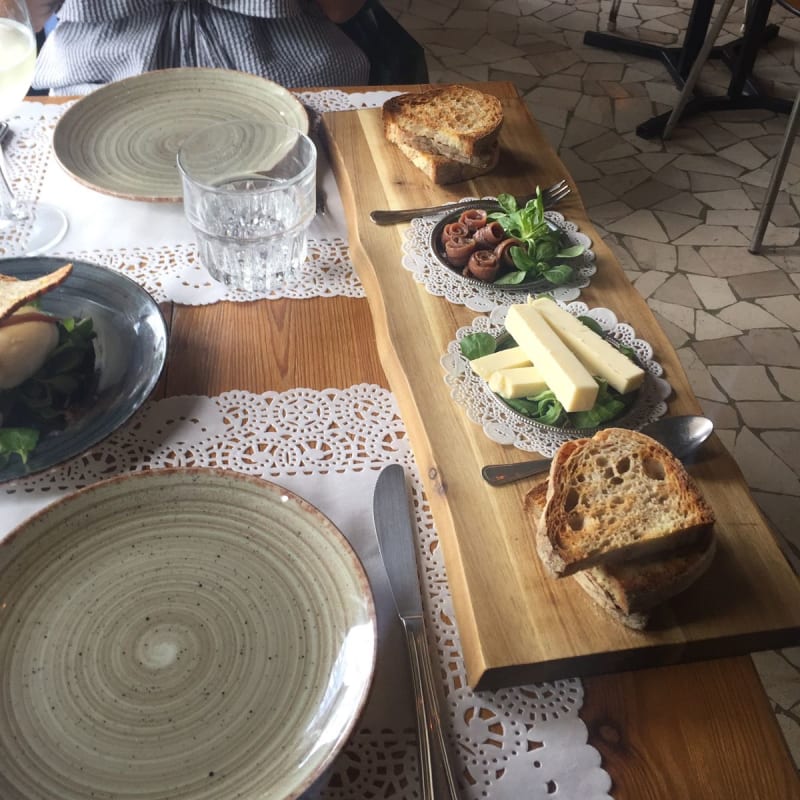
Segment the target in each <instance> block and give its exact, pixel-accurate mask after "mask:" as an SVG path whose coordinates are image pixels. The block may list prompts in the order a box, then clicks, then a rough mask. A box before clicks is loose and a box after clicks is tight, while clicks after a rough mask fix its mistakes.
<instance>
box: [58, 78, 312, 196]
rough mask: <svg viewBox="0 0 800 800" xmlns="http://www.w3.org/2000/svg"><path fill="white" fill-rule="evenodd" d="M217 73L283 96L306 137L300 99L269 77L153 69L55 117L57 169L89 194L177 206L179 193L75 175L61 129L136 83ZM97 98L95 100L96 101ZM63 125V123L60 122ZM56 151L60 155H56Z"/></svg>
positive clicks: (96, 93) (98, 92) (96, 92)
mask: <svg viewBox="0 0 800 800" xmlns="http://www.w3.org/2000/svg"><path fill="white" fill-rule="evenodd" d="M220 73H225V75H226V77H230V78H233V79H234V80H237V81H242V82H250V83H252V84H253V85H255V84H256V83H258V84H260V85H262V86H269V87H270V91H271V92H273V93H277V94H280V95H281V96H283V97H286V98H287V99H288V100H289V101H293V104H296V107H297V110H298V111H299V117H300V118H301V119H302V121H303V127H302V128H301V129H300V130H302V132H303V133H305V134H306V135H308V131H309V128H310V124H311V123H310V120H309V116H308V111H307V110H306V108H305V106H304V105H303V103H302V102H301V100H300V99H299V98H298V97H297V96H296V95H295V93H294V92H292V91H291V90H290V89H288V88H287V87H285V86H282V85H281V84H279V83H277V82H276V81H273V80H270V79H269V78H264V77H261V76H260V75H255V74H253V73H251V72H245V71H244V70H236V69H222V68H219V67H167V68H164V69H155V70H149V71H148V72H142V73H140V74H139V75H131V76H130V77H127V78H122V79H121V80H118V81H112V82H110V83H106V84H103V85H102V86H100V87H99V88H97V89H95V90H94V91H92V92H90V93H89V94H87V95H84V96H83V97H81V98H79V99H78V100H77V101H76V102H75V103H74V104H73V105H72V106H70V107H69V108H68V109H67V110H66V111H65V112H64V113H63V114H62V115H61V117H60V118H59V120H58V122H56V125H55V128H54V130H53V137H52V150H53V155H54V157H55V159H56V161H57V162H58V164H59V166H60V167H61V169H63V170H64V171H65V172H66V173H67V174H68V175H69V176H70V177H71V178H72V179H73V180H75V181H77V182H78V183H79V184H81V185H82V186H85V187H87V188H88V189H92V190H93V191H96V192H99V193H100V194H104V195H108V196H110V197H117V198H120V199H123V200H135V201H138V202H148V203H179V202H181V200H182V193H180V192H179V193H178V194H173V195H166V194H163V193H155V192H153V193H144V194H142V193H138V194H135V193H132V192H126V191H122V190H119V189H116V190H115V189H113V188H109V187H107V186H100V185H98V184H96V183H92V181H91V180H90V179H89V178H87V177H86V176H85V175H82V174H79V173H77V172H75V171H74V170H73V169H72V168H71V167H70V166H68V165H67V164H66V163H65V162H64V158H63V156H64V155H65V153H64V149H63V148H62V147H61V144H60V142H59V139H63V138H64V136H65V134H64V130H65V128H66V127H67V125H68V124H70V123H71V121H72V119H73V118H74V117H76V116H79V115H80V114H81V113H82V111H85V110H86V109H87V107H91V106H92V104H93V103H94V104H95V105H97V104H102V102H103V101H104V100H105V98H106V97H107V96H111V97H114V96H116V95H117V94H118V93H119V92H120V91H121V92H123V93H124V92H125V90H127V89H128V88H129V87H130V86H131V85H134V86H135V85H136V84H139V83H147V82H148V81H154V82H158V81H168V80H169V78H170V77H173V78H175V79H180V78H181V77H185V76H188V75H189V74H191V75H198V74H200V75H205V76H209V75H211V74H215V75H219V74H220ZM98 98H99V99H98ZM65 120H66V121H67V122H64V121H65ZM59 151H60V152H59Z"/></svg>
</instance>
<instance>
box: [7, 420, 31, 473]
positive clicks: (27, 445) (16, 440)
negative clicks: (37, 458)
mask: <svg viewBox="0 0 800 800" xmlns="http://www.w3.org/2000/svg"><path fill="white" fill-rule="evenodd" d="M38 443H39V431H37V430H36V429H34V428H0V467H5V466H6V464H8V462H9V461H10V460H11V456H13V455H18V456H19V457H20V459H22V463H23V464H25V463H27V461H28V456H29V455H30V454H31V453H32V452H33V450H34V448H35V447H36V445H37V444H38Z"/></svg>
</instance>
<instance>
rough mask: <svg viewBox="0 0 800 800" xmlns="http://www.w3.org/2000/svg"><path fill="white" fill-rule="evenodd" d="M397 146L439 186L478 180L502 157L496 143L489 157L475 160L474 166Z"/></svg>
mask: <svg viewBox="0 0 800 800" xmlns="http://www.w3.org/2000/svg"><path fill="white" fill-rule="evenodd" d="M395 144H396V145H397V146H398V148H400V152H401V153H403V155H404V156H405V157H406V158H407V159H408V160H409V161H410V162H411V163H412V164H413V165H414V166H415V167H417V169H421V170H422V171H423V172H424V173H425V174H426V175H427V176H428V178H430V180H431V181H433V182H434V183H436V184H438V185H444V184H448V183H459V182H461V181H468V180H471V179H472V178H477V177H478V176H479V175H485V174H486V173H487V172H491V171H492V170H493V169H494V168H495V167H496V166H497V161H498V159H499V157H500V147H499V145H498V144H497V143H496V142H495V144H494V145H492V147H491V148H490V149H489V152H488V154H487V155H485V156H483V157H481V158H476V159H474V163H473V164H464V163H463V162H461V161H453V159H451V158H445V157H444V156H435V155H433V154H431V153H423V152H422V150H417V149H415V148H413V147H410V146H409V145H407V144H402V143H401V142H395Z"/></svg>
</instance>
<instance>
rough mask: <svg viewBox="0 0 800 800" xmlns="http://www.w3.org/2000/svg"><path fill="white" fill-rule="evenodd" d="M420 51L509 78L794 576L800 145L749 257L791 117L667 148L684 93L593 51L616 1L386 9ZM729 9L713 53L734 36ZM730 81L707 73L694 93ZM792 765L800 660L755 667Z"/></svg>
mask: <svg viewBox="0 0 800 800" xmlns="http://www.w3.org/2000/svg"><path fill="white" fill-rule="evenodd" d="M384 5H385V6H386V8H388V9H389V10H390V11H391V12H392V13H393V14H394V15H395V16H396V17H397V18H398V19H399V20H400V22H401V23H402V24H403V25H404V26H405V27H406V29H407V30H409V31H410V32H411V33H412V34H413V35H414V36H415V38H417V40H418V41H419V42H420V43H421V44H423V45H424V46H425V49H426V55H427V60H428V66H429V71H430V78H431V81H432V82H462V83H463V82H468V81H475V80H510V81H512V82H513V83H514V84H515V85H516V86H517V87H518V89H519V91H520V93H521V94H522V96H523V97H524V99H525V101H526V103H527V104H528V106H529V108H530V110H531V112H532V113H533V115H534V117H535V118H536V120H537V121H538V122H539V124H540V125H541V126H542V128H543V129H544V131H545V132H546V134H547V135H548V137H549V139H550V141H551V143H552V144H553V146H554V147H555V148H556V149H557V150H558V152H559V155H560V157H561V159H562V160H563V161H564V163H565V165H566V166H567V168H568V169H569V171H570V173H571V175H572V176H573V178H574V179H575V180H576V182H578V184H579V185H580V189H581V195H582V198H583V201H584V203H585V205H586V208H587V210H588V212H589V216H590V218H591V219H592V222H593V223H594V225H595V226H596V227H597V228H598V230H599V231H600V233H601V235H603V237H604V239H605V241H606V242H607V244H608V245H609V246H610V247H611V249H612V250H613V251H614V253H615V254H616V256H617V258H618V259H619V261H620V262H621V263H622V264H623V266H624V267H625V269H626V271H627V273H628V275H629V277H630V278H631V280H632V281H633V283H634V284H635V286H636V287H637V288H638V289H639V291H640V292H641V293H642V295H643V296H644V297H646V298H647V299H648V302H649V303H650V306H651V308H652V309H653V311H654V312H655V314H656V316H657V317H658V319H659V321H660V323H661V324H662V326H663V327H664V330H665V331H666V333H667V334H668V336H669V337H670V339H671V341H672V343H673V345H674V346H675V348H676V349H677V351H678V353H679V355H680V357H681V360H682V363H683V365H684V367H685V369H686V370H687V373H688V375H689V377H690V379H691V382H692V385H693V387H694V391H695V393H696V395H697V396H698V398H699V399H700V401H701V403H702V405H703V408H704V410H705V412H706V413H707V414H708V415H709V416H711V417H712V418H713V419H714V421H715V423H716V426H717V429H718V431H719V433H720V435H721V437H722V439H723V440H724V442H725V444H726V446H727V447H728V448H729V450H730V451H731V452H732V453H733V454H734V456H735V457H736V459H737V461H738V463H739V465H740V466H741V468H742V470H743V472H744V474H745V476H746V478H747V481H748V483H749V485H750V487H751V489H752V491H753V494H754V496H755V498H756V500H757V502H758V503H759V505H760V507H761V509H762V510H763V512H764V514H765V515H766V516H767V517H768V518H769V520H770V521H771V523H772V525H773V527H774V528H775V530H776V531H777V532H778V533H779V535H780V537H781V540H782V544H783V545H784V548H785V552H786V555H787V557H788V558H789V559H790V561H791V562H792V564H793V565H794V567H795V569H796V570H797V569H798V567H800V526H798V524H797V520H798V519H800V299H799V298H798V294H799V293H800V236H799V234H800V226H799V223H800V213H799V212H800V146H798V147H796V148H795V152H794V153H793V156H792V158H791V159H790V162H789V164H788V166H787V169H786V173H785V177H784V184H783V191H781V193H780V194H779V195H778V200H777V203H776V205H775V210H774V213H773V215H772V224H771V225H770V226H769V228H768V229H767V234H766V237H765V240H764V245H765V246H764V250H763V252H762V254H761V255H751V254H749V253H748V251H747V244H748V242H749V241H750V237H751V235H752V232H753V227H754V225H755V222H756V218H757V216H758V209H759V207H760V206H759V204H760V202H761V200H762V198H763V195H764V192H765V188H766V186H767V183H768V180H769V176H770V172H771V168H772V157H773V156H774V155H775V154H776V153H777V151H778V148H779V146H780V143H781V140H782V135H783V132H784V129H785V125H786V116H781V115H776V114H774V113H772V112H766V111H752V110H751V111H727V112H720V113H716V114H703V115H699V116H695V117H692V118H689V119H686V120H684V121H682V122H681V124H680V125H679V127H678V128H677V129H676V131H675V133H674V135H673V138H672V139H671V140H670V141H668V142H664V141H662V140H661V139H656V140H645V139H641V138H639V137H638V136H637V135H636V133H635V128H636V126H637V125H638V124H639V123H641V122H643V121H644V120H646V119H648V118H650V117H651V116H653V115H654V114H657V113H658V114H660V113H662V112H665V111H669V110H670V109H671V107H672V106H673V105H674V103H675V101H676V99H677V96H678V92H677V89H676V88H675V87H674V85H673V83H672V81H671V80H670V78H669V76H668V75H667V72H666V70H665V69H664V67H663V66H662V64H661V63H660V62H658V61H655V60H650V59H645V58H641V57H635V56H631V55H626V54H621V53H616V52H609V51H606V50H600V49H596V48H591V47H587V46H585V45H584V44H583V34H584V32H585V31H587V30H601V31H604V30H607V20H608V12H609V8H610V2H609V0H602V2H597V0H586V1H585V2H582V1H581V0H577V1H576V2H568V1H567V0H552V1H550V0H496V2H492V0H384ZM690 7H691V0H637V2H630V1H629V0H623V2H622V5H621V8H620V11H619V17H618V20H617V33H618V34H619V35H623V36H626V37H630V38H638V39H640V40H642V41H648V42H653V43H656V44H663V45H673V44H678V43H680V41H681V40H682V33H683V30H684V29H685V26H686V24H687V21H688V9H689V8H690ZM742 19H743V11H742V9H741V7H739V8H736V9H734V12H733V13H732V14H731V15H730V17H729V20H728V22H727V23H726V27H725V30H724V32H723V34H722V35H721V36H720V39H719V41H720V43H724V42H726V41H730V40H731V39H733V38H735V36H737V35H738V33H739V27H740V25H741V23H742ZM770 21H772V22H777V23H779V24H780V31H779V35H778V36H777V37H776V38H775V39H773V40H772V41H771V42H770V43H769V44H768V45H767V46H766V47H765V48H764V49H762V51H761V52H760V54H759V57H758V61H757V64H756V70H755V73H756V76H757V78H758V79H759V81H760V83H761V85H762V86H763V87H764V88H765V89H768V90H770V91H771V93H773V94H775V95H778V96H782V97H786V98H789V99H792V98H793V97H794V95H795V92H796V91H797V90H798V86H800V73H798V64H800V48H798V43H800V18H798V17H795V16H792V15H791V14H789V13H788V12H786V11H784V10H783V9H781V8H779V7H773V9H772V12H771V17H770ZM728 75H729V73H728V72H727V70H726V68H725V67H724V66H722V65H721V64H720V63H719V62H718V61H713V60H712V61H710V62H709V63H708V64H707V65H706V67H705V69H704V71H703V75H702V79H701V83H700V86H701V87H702V88H703V89H705V90H708V91H709V92H715V91H716V92H719V89H720V87H722V88H724V87H725V86H726V85H727V77H728ZM754 660H755V663H756V666H757V667H758V669H759V672H760V674H761V676H762V679H763V681H764V684H765V686H766V688H767V692H768V694H769V696H770V698H771V701H772V703H773V706H774V709H775V713H776V715H777V719H778V722H779V723H780V726H781V728H782V730H783V732H784V734H785V736H786V739H787V742H788V743H789V746H790V748H791V750H792V752H793V755H794V758H795V761H796V763H797V764H798V766H800V648H793V649H787V650H783V651H777V652H766V653H760V654H757V655H755V656H754Z"/></svg>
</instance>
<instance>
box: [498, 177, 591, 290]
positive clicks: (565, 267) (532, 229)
mask: <svg viewBox="0 0 800 800" xmlns="http://www.w3.org/2000/svg"><path fill="white" fill-rule="evenodd" d="M497 203H498V205H499V206H500V208H501V210H500V211H495V212H494V213H492V214H490V215H489V218H490V219H492V220H496V221H497V222H499V223H500V225H501V226H502V228H503V230H504V231H505V232H506V234H508V235H509V236H513V237H514V238H516V239H519V240H520V241H521V242H522V244H521V245H520V246H517V247H511V248H509V254H510V256H511V260H512V261H513V263H514V266H515V267H516V269H515V270H512V271H511V272H508V273H506V274H505V275H503V276H501V277H500V278H498V279H497V280H496V281H495V284H498V285H502V286H513V285H516V284H519V283H522V282H523V281H531V280H537V279H542V278H543V279H545V280H547V281H549V282H550V283H552V284H554V285H555V286H561V285H562V284H565V283H568V282H569V281H570V280H572V277H573V275H574V269H573V267H572V266H570V265H569V264H566V263H564V262H563V261H562V259H571V258H577V257H578V256H580V255H583V253H584V252H585V250H586V248H585V247H584V246H583V245H572V246H570V247H563V241H562V240H563V235H562V232H561V231H560V230H558V229H556V228H553V226H551V225H550V223H549V222H548V221H547V219H546V217H545V215H544V200H543V198H542V190H541V187H539V186H537V187H536V197H534V198H532V199H531V200H529V201H528V202H527V203H526V204H525V206H524V207H523V208H519V207H518V205H517V200H516V198H515V197H514V196H513V195H510V194H501V195H498V197H497Z"/></svg>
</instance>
